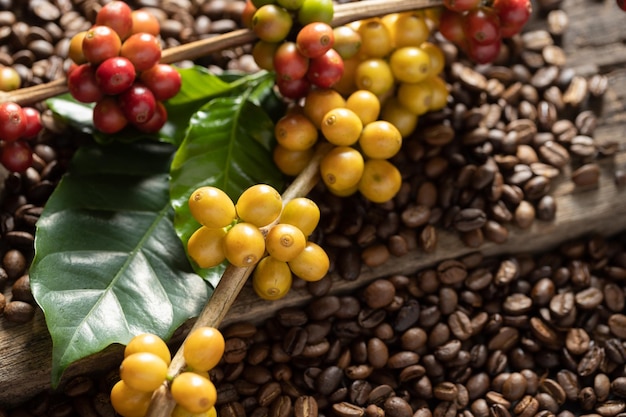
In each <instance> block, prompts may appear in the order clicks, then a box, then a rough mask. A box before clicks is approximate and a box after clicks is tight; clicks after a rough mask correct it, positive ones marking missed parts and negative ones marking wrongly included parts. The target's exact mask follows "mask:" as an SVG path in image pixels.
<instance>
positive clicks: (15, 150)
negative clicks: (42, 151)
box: [0, 140, 33, 172]
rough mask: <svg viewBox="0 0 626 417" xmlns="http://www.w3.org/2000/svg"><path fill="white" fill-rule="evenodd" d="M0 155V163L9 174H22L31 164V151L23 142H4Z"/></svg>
mask: <svg viewBox="0 0 626 417" xmlns="http://www.w3.org/2000/svg"><path fill="white" fill-rule="evenodd" d="M1 149H2V151H1V153H0V163H2V165H3V166H4V167H5V168H6V169H7V170H9V171H11V172H24V171H26V170H27V169H28V168H29V167H30V166H31V165H32V163H33V151H32V149H31V147H30V145H29V144H28V143H26V142H24V141H23V140H16V141H13V142H4V143H3V144H2V148H1Z"/></svg>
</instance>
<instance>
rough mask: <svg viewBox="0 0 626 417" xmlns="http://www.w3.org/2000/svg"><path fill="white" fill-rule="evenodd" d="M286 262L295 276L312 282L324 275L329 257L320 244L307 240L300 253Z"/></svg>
mask: <svg viewBox="0 0 626 417" xmlns="http://www.w3.org/2000/svg"><path fill="white" fill-rule="evenodd" d="M288 264H289V268H290V269H291V272H293V274H294V275H295V276H297V277H298V278H300V279H303V280H305V281H311V282H314V281H319V280H320V279H322V278H324V276H326V274H327V273H328V269H329V268H330V259H329V258H328V255H327V254H326V252H325V251H324V249H322V247H321V246H319V245H318V244H316V243H314V242H311V241H309V242H307V244H306V247H305V248H304V250H303V251H302V252H301V253H300V255H298V256H296V257H295V258H294V259H293V260H291V262H288Z"/></svg>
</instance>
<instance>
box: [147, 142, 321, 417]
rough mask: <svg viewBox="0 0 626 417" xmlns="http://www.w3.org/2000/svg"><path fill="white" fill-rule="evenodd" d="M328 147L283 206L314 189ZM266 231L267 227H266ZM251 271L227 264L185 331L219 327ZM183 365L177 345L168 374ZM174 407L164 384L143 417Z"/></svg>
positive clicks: (160, 416) (164, 416)
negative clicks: (199, 310)
mask: <svg viewBox="0 0 626 417" xmlns="http://www.w3.org/2000/svg"><path fill="white" fill-rule="evenodd" d="M330 148H331V146H330V144H328V143H326V142H324V143H320V145H319V146H318V148H317V150H316V152H315V154H314V156H313V158H312V159H311V160H310V161H309V163H308V165H307V166H306V167H305V169H304V170H303V171H302V172H301V173H300V174H299V175H298V176H297V177H296V178H295V180H294V181H293V182H292V183H291V184H290V185H289V187H287V189H286V190H285V191H284V192H283V195H282V198H283V202H284V203H286V202H287V201H289V200H291V199H293V198H296V197H301V196H306V195H307V194H308V193H309V192H310V191H311V190H312V189H313V187H315V184H317V182H318V180H319V165H320V161H321V159H322V157H323V156H324V155H326V153H327V152H328V151H329V150H330ZM267 228H269V226H266V229H267ZM253 270H254V266H251V267H246V268H238V267H234V266H232V265H229V266H228V267H227V268H226V270H225V271H224V274H223V275H222V278H221V279H220V282H219V283H218V284H217V286H216V287H215V291H214V292H213V295H211V298H210V299H209V302H208V303H207V304H206V305H205V306H204V309H203V310H202V312H201V313H200V315H199V316H198V318H197V319H196V321H195V323H194V324H193V326H192V327H191V329H190V330H189V331H190V332H192V331H193V330H195V329H197V328H199V327H203V326H211V327H219V325H220V323H221V322H222V320H223V319H224V316H225V315H226V313H227V312H228V310H229V309H230V307H231V306H232V305H233V303H234V302H235V300H236V299H237V296H238V295H239V292H240V291H241V289H242V288H243V286H244V285H245V283H246V280H247V279H248V277H249V276H250V274H251V273H252V271H253ZM185 366H186V364H185V358H184V355H183V346H181V347H180V349H178V351H177V352H176V354H175V355H174V357H173V358H172V362H171V364H170V366H169V369H168V375H169V376H170V377H175V376H176V375H178V374H179V373H180V372H181V371H182V370H183V369H185ZM175 406H176V403H175V401H174V399H173V398H172V396H171V394H170V390H169V384H168V383H167V382H166V383H164V384H163V385H162V386H161V387H159V389H157V390H156V391H155V392H154V394H153V396H152V401H151V403H150V409H149V410H148V414H147V416H148V417H169V416H170V415H171V413H172V410H173V409H174V407H175Z"/></svg>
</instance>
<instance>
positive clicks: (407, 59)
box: [389, 46, 430, 83]
mask: <svg viewBox="0 0 626 417" xmlns="http://www.w3.org/2000/svg"><path fill="white" fill-rule="evenodd" d="M389 67H390V68H391V73H392V74H393V76H394V78H395V79H396V80H397V81H399V82H406V83H418V82H420V81H422V80H424V79H426V77H428V75H429V74H430V56H429V55H428V53H427V52H426V51H424V50H423V49H421V48H420V47H417V46H404V47H402V48H397V49H395V50H394V51H393V52H392V53H391V56H390V57H389Z"/></svg>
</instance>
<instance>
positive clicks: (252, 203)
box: [235, 184, 283, 261]
mask: <svg viewBox="0 0 626 417" xmlns="http://www.w3.org/2000/svg"><path fill="white" fill-rule="evenodd" d="M235 209H236V210H237V216H239V218H240V219H241V220H242V221H244V222H248V223H251V224H253V225H255V226H257V227H263V226H267V225H268V224H270V223H272V222H273V221H274V220H276V219H278V216H280V212H281V210H282V209H283V200H282V197H281V196H280V194H279V193H278V191H276V189H275V188H274V187H272V186H270V185H267V184H255V185H253V186H251V187H249V188H247V189H246V190H244V192H243V193H241V195H240V196H239V198H238V199H237V203H236V204H235ZM259 259H260V258H259ZM257 261H258V259H257Z"/></svg>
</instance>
